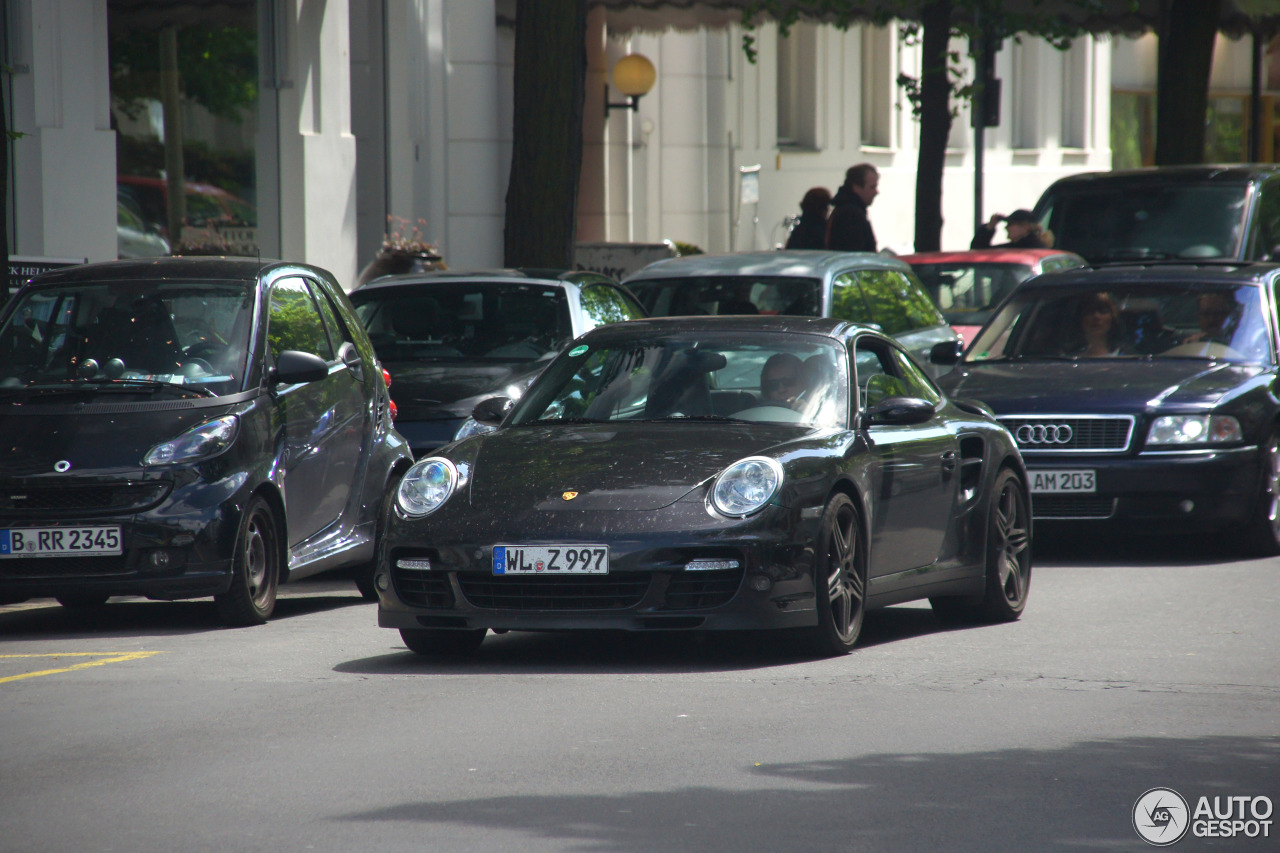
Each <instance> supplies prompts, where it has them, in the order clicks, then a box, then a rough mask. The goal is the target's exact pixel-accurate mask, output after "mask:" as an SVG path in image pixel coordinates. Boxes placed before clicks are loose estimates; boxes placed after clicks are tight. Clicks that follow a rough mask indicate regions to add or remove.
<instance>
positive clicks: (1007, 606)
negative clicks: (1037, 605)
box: [929, 468, 1031, 622]
mask: <svg viewBox="0 0 1280 853" xmlns="http://www.w3.org/2000/svg"><path fill="white" fill-rule="evenodd" d="M1030 521H1031V503H1030V501H1028V500H1027V490H1026V488H1025V487H1024V486H1023V483H1022V481H1021V480H1020V479H1018V475H1017V474H1015V473H1014V472H1013V471H1011V470H1010V469H1008V468H1003V469H1001V471H1000V473H999V474H997V475H996V480H995V483H994V484H993V485H992V488H991V506H990V507H989V509H988V511H987V571H986V590H985V592H984V593H983V594H982V596H980V597H975V598H963V597H941V598H931V599H929V604H930V605H932V606H933V611H934V613H936V614H937V615H938V618H940V619H942V620H943V621H966V622H969V621H991V622H1012V621H1013V620H1015V619H1017V618H1018V617H1019V616H1021V615H1022V610H1023V608H1025V607H1026V606H1027V591H1028V588H1029V587H1030V585H1031V529H1030Z"/></svg>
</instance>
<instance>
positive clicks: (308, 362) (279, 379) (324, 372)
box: [271, 349, 329, 385]
mask: <svg viewBox="0 0 1280 853" xmlns="http://www.w3.org/2000/svg"><path fill="white" fill-rule="evenodd" d="M328 375H329V364H328V362H326V361H325V360H324V359H323V358H321V357H320V356H318V355H315V354H313V353H309V352H299V351H298V350H296V349H287V350H285V351H284V352H282V353H280V355H279V356H277V357H276V366H275V368H273V369H272V371H271V381H272V382H273V383H275V384H277V385H294V384H297V383H299V382H317V381H319V380H321V379H324V378H325V377H326V376H328Z"/></svg>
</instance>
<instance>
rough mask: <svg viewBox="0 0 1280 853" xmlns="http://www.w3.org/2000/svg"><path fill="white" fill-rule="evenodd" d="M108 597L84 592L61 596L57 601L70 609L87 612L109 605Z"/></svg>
mask: <svg viewBox="0 0 1280 853" xmlns="http://www.w3.org/2000/svg"><path fill="white" fill-rule="evenodd" d="M108 598H110V596H108V595H104V594H101V593H96V592H82V593H75V594H70V595H59V596H58V598H57V601H58V603H59V604H61V605H62V606H63V607H69V608H72V609H75V610H87V609H89V608H93V607H101V606H102V605H104V604H106V603H107V599H108Z"/></svg>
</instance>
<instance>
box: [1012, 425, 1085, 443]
mask: <svg viewBox="0 0 1280 853" xmlns="http://www.w3.org/2000/svg"><path fill="white" fill-rule="evenodd" d="M1071 435H1072V433H1071V426H1070V424H1023V425H1022V426H1020V427H1018V429H1017V431H1016V432H1015V433H1014V437H1015V438H1017V439H1018V444H1067V443H1069V442H1070V441H1071Z"/></svg>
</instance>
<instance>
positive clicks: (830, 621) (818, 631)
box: [805, 494, 867, 657]
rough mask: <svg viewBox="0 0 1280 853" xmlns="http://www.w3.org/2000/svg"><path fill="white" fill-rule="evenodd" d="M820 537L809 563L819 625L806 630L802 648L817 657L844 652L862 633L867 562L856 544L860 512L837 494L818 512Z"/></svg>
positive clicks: (865, 605)
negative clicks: (811, 565) (811, 564)
mask: <svg viewBox="0 0 1280 853" xmlns="http://www.w3.org/2000/svg"><path fill="white" fill-rule="evenodd" d="M820 529H821V531H822V533H821V539H820V540H819V542H818V549H817V551H816V554H815V562H814V567H813V577H814V588H815V593H816V594H817V602H816V604H817V611H818V624H817V625H815V626H814V627H812V628H809V629H807V632H806V634H805V639H806V644H805V645H806V647H807V649H808V650H809V651H810V652H812V653H813V654H815V655H818V656H821V657H832V656H835V655H847V654H848V653H849V652H850V651H852V650H853V647H854V645H855V644H856V643H857V642H858V635H859V634H860V633H862V620H863V617H864V616H865V615H866V609H867V602H866V598H867V566H866V560H865V559H864V556H863V555H864V549H862V548H859V547H858V538H859V534H860V532H861V527H860V525H859V522H858V510H857V508H856V507H855V506H854V504H853V501H852V500H850V498H849V496H848V495H845V494H837V495H836V496H835V497H833V498H832V499H831V502H830V503H828V504H827V508H826V509H825V510H823V512H822V526H821V528H820Z"/></svg>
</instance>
